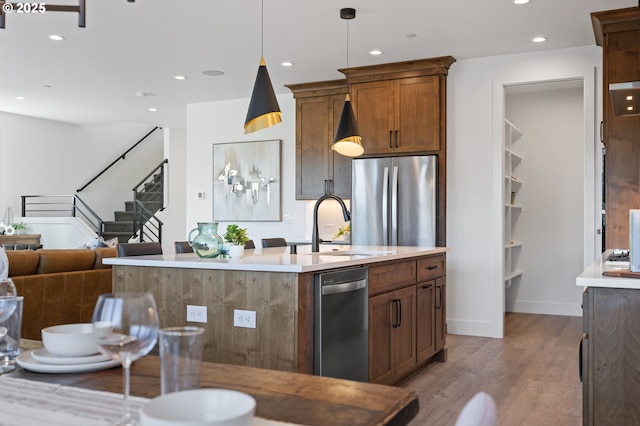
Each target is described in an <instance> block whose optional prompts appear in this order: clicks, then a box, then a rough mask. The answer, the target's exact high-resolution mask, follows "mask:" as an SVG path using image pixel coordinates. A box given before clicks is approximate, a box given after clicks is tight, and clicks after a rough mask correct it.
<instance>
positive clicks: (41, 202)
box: [20, 195, 104, 237]
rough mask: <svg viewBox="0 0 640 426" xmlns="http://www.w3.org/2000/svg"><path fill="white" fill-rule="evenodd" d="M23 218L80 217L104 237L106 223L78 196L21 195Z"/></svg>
mask: <svg viewBox="0 0 640 426" xmlns="http://www.w3.org/2000/svg"><path fill="white" fill-rule="evenodd" d="M20 197H21V198H22V217H27V216H71V217H80V218H82V219H83V221H84V222H85V223H86V224H88V225H89V227H90V228H91V229H92V230H93V231H95V232H96V234H98V236H99V237H101V236H102V234H103V232H104V221H103V220H102V219H101V218H100V216H98V214H97V213H96V212H94V211H93V209H91V207H89V205H88V204H87V203H85V202H84V201H83V200H82V198H80V197H79V196H78V195H21V196H20Z"/></svg>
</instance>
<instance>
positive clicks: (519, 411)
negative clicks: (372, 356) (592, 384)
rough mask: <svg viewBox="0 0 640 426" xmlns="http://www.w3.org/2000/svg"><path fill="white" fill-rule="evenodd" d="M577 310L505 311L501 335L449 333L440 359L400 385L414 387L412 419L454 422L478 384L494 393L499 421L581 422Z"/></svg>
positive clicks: (565, 425)
mask: <svg viewBox="0 0 640 426" xmlns="http://www.w3.org/2000/svg"><path fill="white" fill-rule="evenodd" d="M581 335H582V317H566V316H555V315H533V314H516V313H509V314H507V316H506V322H505V338H504V339H492V338H487V337H471V336H458V335H448V336H447V347H448V348H449V355H448V360H447V362H445V363H438V362H435V363H432V364H430V365H429V366H427V367H426V368H425V369H423V370H421V371H420V372H419V373H418V374H416V375H415V376H413V377H410V378H409V379H408V380H406V381H405V382H404V383H402V384H401V385H400V386H402V387H405V388H409V389H412V390H414V391H416V392H417V393H418V396H419V399H420V412H419V413H418V416H417V417H416V418H415V419H414V420H413V421H412V422H411V426H427V425H438V426H446V425H453V424H455V421H456V419H457V417H458V414H459V413H460V411H461V410H462V408H463V407H464V405H465V404H466V402H467V401H468V400H469V399H471V398H472V397H473V396H474V395H475V394H476V393H477V392H480V391H485V392H487V393H488V394H489V395H491V396H492V397H493V398H494V400H495V401H496V405H497V408H498V425H505V426H515V425H535V426H542V425H562V426H579V425H581V424H582V384H581V383H580V378H579V376H578V348H579V342H580V337H581Z"/></svg>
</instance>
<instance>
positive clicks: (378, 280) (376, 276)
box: [369, 260, 416, 296]
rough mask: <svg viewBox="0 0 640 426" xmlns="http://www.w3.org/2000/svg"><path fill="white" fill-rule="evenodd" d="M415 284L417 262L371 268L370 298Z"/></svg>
mask: <svg viewBox="0 0 640 426" xmlns="http://www.w3.org/2000/svg"><path fill="white" fill-rule="evenodd" d="M415 282H416V261H415V260H411V261H408V262H399V263H392V264H390V265H384V266H374V267H371V268H369V296H373V295H374V294H380V293H384V292H385V291H391V290H395V289H397V288H402V287H406V286H408V285H411V284H415Z"/></svg>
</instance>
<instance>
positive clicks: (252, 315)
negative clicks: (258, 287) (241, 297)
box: [233, 309, 256, 328]
mask: <svg viewBox="0 0 640 426" xmlns="http://www.w3.org/2000/svg"><path fill="white" fill-rule="evenodd" d="M233 326H234V327H243V328H256V311H244V310H242V309H234V310H233Z"/></svg>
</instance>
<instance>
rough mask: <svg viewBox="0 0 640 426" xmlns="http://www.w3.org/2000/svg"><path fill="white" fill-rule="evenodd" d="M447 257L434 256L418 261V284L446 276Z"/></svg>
mask: <svg viewBox="0 0 640 426" xmlns="http://www.w3.org/2000/svg"><path fill="white" fill-rule="evenodd" d="M445 271H446V267H445V256H433V257H427V258H425V259H420V260H418V282H422V281H428V280H432V279H434V278H438V277H442V276H444V275H445V274H446V272H445Z"/></svg>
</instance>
